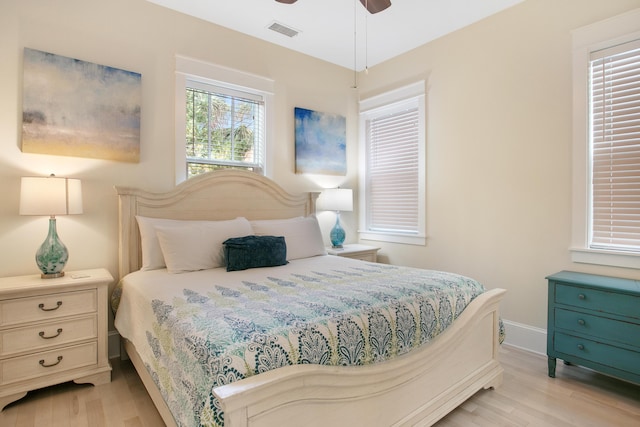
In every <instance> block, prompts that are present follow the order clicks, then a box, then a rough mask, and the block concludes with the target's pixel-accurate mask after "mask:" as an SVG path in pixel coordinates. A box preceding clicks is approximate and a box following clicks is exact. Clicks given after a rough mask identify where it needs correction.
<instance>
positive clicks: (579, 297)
mask: <svg viewBox="0 0 640 427" xmlns="http://www.w3.org/2000/svg"><path fill="white" fill-rule="evenodd" d="M586 298H587V297H586V296H584V294H578V299H586Z"/></svg>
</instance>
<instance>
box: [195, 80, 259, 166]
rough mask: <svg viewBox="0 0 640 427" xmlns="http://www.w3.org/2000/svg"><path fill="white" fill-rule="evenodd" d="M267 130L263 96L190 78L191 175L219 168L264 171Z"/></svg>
mask: <svg viewBox="0 0 640 427" xmlns="http://www.w3.org/2000/svg"><path fill="white" fill-rule="evenodd" d="M263 129H264V101H263V97H262V96H260V95H254V94H252V93H248V92H240V91H234V90H230V89H228V88H225V87H220V86H213V85H208V84H203V83H200V82H197V81H192V80H187V88H186V129H185V130H186V135H185V136H186V137H185V143H186V159H187V178H191V177H193V176H195V175H198V174H200V173H203V172H207V171H211V170H214V169H219V168H240V169H248V170H251V171H255V172H258V173H262V165H263V152H264V137H263Z"/></svg>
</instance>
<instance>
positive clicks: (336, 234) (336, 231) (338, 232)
mask: <svg viewBox="0 0 640 427" xmlns="http://www.w3.org/2000/svg"><path fill="white" fill-rule="evenodd" d="M345 237H346V233H345V232H344V228H342V226H341V225H340V212H336V224H335V225H334V226H333V228H332V229H331V233H329V238H330V239H331V247H332V248H334V249H339V248H342V244H343V243H344V239H345Z"/></svg>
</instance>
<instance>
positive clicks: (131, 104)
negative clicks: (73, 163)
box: [22, 48, 142, 162]
mask: <svg viewBox="0 0 640 427" xmlns="http://www.w3.org/2000/svg"><path fill="white" fill-rule="evenodd" d="M141 80H142V76H141V75H140V74H138V73H134V72H131V71H125V70H120V69H117V68H112V67H108V66H105V65H98V64H94V63H91V62H85V61H81V60H78V59H73V58H68V57H65V56H60V55H55V54H53V53H47V52H42V51H39V50H34V49H29V48H25V49H24V90H23V102H22V151H23V152H25V153H40V154H55V155H61V156H74V157H89V158H98V159H108V160H116V161H123V162H138V161H139V160H140V110H141V98H142V85H141Z"/></svg>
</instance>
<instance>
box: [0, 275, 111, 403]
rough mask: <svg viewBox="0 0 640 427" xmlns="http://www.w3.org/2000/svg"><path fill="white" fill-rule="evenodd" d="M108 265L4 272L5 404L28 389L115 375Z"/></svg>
mask: <svg viewBox="0 0 640 427" xmlns="http://www.w3.org/2000/svg"><path fill="white" fill-rule="evenodd" d="M112 282H113V277H112V276H111V274H109V272H108V271H107V270H105V269H104V268H98V269H95V270H83V271H68V272H66V273H65V275H64V277H59V278H56V279H41V278H40V275H39V274H38V275H32V276H18V277H3V278H0V343H2V345H0V410H2V409H3V408H4V407H5V406H6V405H7V404H9V403H11V402H13V401H15V400H18V399H20V398H22V397H23V396H24V395H25V394H27V392H28V391H30V390H34V389H37V388H41V387H46V386H50V385H53V384H58V383H62V382H66V381H71V380H73V381H75V382H76V383H78V384H81V383H92V384H94V385H99V384H104V383H108V382H110V381H111V365H110V364H109V358H108V350H107V310H108V305H107V304H108V291H107V289H108V286H109V284H110V283H112Z"/></svg>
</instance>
